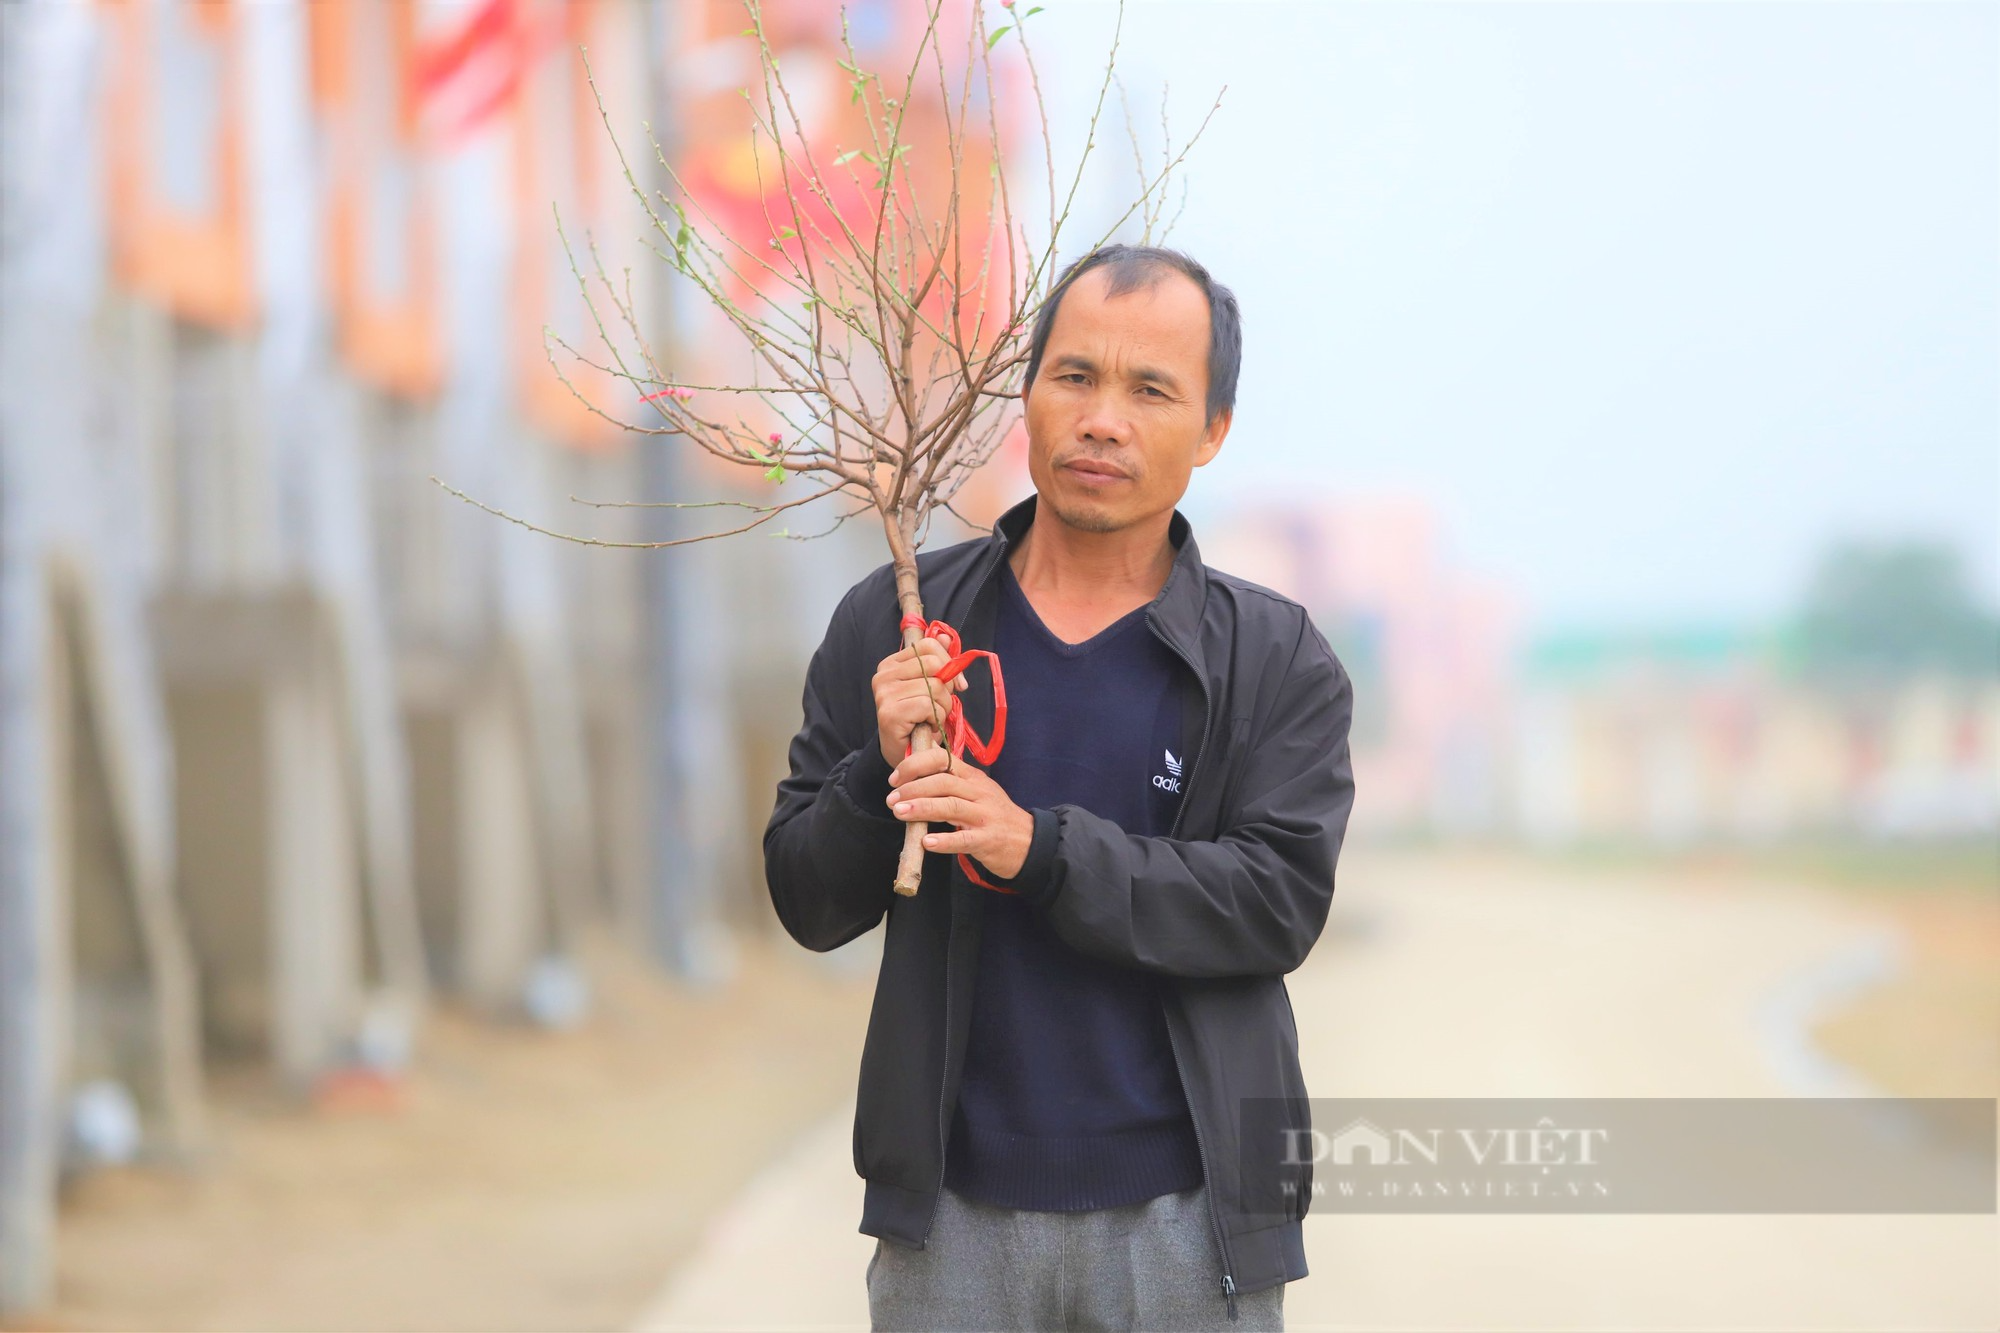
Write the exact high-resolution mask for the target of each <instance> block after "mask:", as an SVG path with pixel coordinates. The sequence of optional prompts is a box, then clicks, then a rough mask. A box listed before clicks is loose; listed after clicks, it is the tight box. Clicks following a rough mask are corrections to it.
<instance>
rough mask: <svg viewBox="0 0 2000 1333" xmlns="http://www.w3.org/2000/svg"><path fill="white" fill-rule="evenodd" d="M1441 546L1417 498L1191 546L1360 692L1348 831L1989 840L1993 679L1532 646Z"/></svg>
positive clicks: (1210, 528)
mask: <svg viewBox="0 0 2000 1333" xmlns="http://www.w3.org/2000/svg"><path fill="white" fill-rule="evenodd" d="M1443 538H1444V534H1443V533H1442V532H1441V531H1440V527H1439V523H1438V520H1437V517H1436V515H1435V513H1434V512H1433V511H1432V510H1431V509H1430V507H1429V506H1428V505H1426V504H1425V503H1424V502H1423V501H1421V500H1418V499H1413V498H1343V499H1339V500H1332V501H1324V502H1308V501H1296V502H1288V503H1283V504H1276V503H1265V504H1255V505H1244V506H1241V507H1239V508H1236V509H1234V510H1232V511H1230V512H1229V513H1227V514H1226V515H1225V516H1224V518H1223V519H1222V521H1220V522H1216V523H1211V524H1209V525H1207V526H1206V528H1205V529H1204V531H1203V533H1202V536H1201V540H1202V551H1203V554H1204V556H1205V557H1206V558H1208V559H1209V560H1210V561H1211V562H1213V563H1214V564H1216V565H1217V566H1218V567H1219V568H1222V569H1225V570H1228V571H1229V572H1231V573H1233V574H1239V575H1241V576H1243V577H1245V578H1248V579H1251V580H1252V581H1253V582H1257V583H1262V584H1264V585H1266V586H1268V587H1270V588H1273V589H1275V590H1277V591H1279V592H1282V593H1285V594H1286V595H1287V596H1290V597H1293V598H1295V599H1297V600H1298V601H1300V602H1301V603H1302V604H1304V605H1305V606H1306V607H1307V608H1308V609H1309V610H1310V611H1311V612H1312V614H1313V616H1314V619H1315V621H1316V623H1317V624H1318V625H1319V626H1320V627H1321V629H1322V631H1323V632H1324V633H1325V634H1326V635H1327V637H1328V639H1329V641H1330V642H1332V644H1333V646H1334V649H1335V651H1336V652H1338V653H1339V654H1340V657H1341V660H1342V662H1343V663H1344V664H1345V665H1346V666H1347V667H1348V669H1349V672H1350V674H1351V675H1352V676H1353V678H1354V682H1355V718H1354V732H1353V747H1354V767H1355V775H1356V778H1355V780H1356V784H1357V788H1358V790H1359V793H1360V796H1359V799H1358V800H1357V802H1356V809H1355V816H1354V818H1355V827H1356V828H1357V829H1359V830H1368V831H1376V832H1388V833H1397V834H1406V835H1407V834H1419V835H1424V836H1440V835H1441V836H1463V835H1503V836H1509V837H1513V836H1518V837H1522V838H1524V839H1526V840H1528V841H1530V842H1532V843H1535V844H1539V845H1547V846H1563V845H1573V844H1580V843H1586V842H1599V843H1606V842H1624V843H1640V844H1651V845H1656V846H1672V845H1678V844H1685V843H1690V842H1697V841H1704V840H1748V841H1769V840H1773V839H1781V838H1824V837H1861V838H1875V839H1885V838H1965V837H1979V836H1988V837H1990V836H1991V835H1992V834H1993V833H1994V832H1995V831H1996V830H2000V677H1996V675H1995V674H1994V672H1993V671H1992V669H1991V667H1990V664H1989V668H1988V669H1987V670H1985V671H1983V672H1982V671H1979V670H1976V669H1975V670H1965V669H1959V670H1942V669H1926V670H1916V669H1911V670H1899V671H1896V672H1893V673H1887V674H1878V675H1876V676H1874V677H1870V678H1866V679H1854V680H1848V681H1845V682H1842V681H1840V680H1837V679H1833V678H1829V677H1827V676H1826V675H1824V673H1818V672H1815V671H1813V670H1811V669H1809V667H1810V663H1807V662H1803V661H1802V660H1801V651H1800V648H1799V646H1798V644H1797V643H1795V642H1794V641H1793V640H1794V639H1795V638H1796V637H1797V636H1796V634H1795V633H1793V632H1792V631H1790V630H1788V629H1787V628H1785V627H1784V626H1782V625H1781V626H1777V627H1773V628H1771V629H1769V630H1765V631H1757V632H1753V631H1749V630H1743V629H1733V628H1722V629H1705V630H1689V631H1681V632H1657V633H1613V632H1562V633H1543V634H1540V635H1536V636H1529V635H1528V634H1526V633H1525V632H1524V631H1523V628H1522V616H1521V608H1520V606H1519V603H1518V602H1517V601H1516V599H1514V598H1512V597H1511V596H1510V595H1509V594H1508V593H1507V592H1506V591H1505V590H1504V589H1501V588H1498V587H1496V586H1494V585H1493V584H1492V583H1491V582H1490V581H1486V580H1481V579H1477V578H1474V577H1471V576H1469V575H1468V574H1466V573H1464V572H1461V571H1459V570H1456V569H1455V568H1454V567H1453V566H1452V564H1451V562H1450V560H1449V558H1448V557H1447V556H1446V554H1445V543H1444V540H1443ZM1894 600H1895V599H1894V598H1892V599H1891V601H1892V602H1893V601H1894ZM1906 600H1907V598H1906ZM1931 600H1936V599H1935V598H1933V599H1931ZM1984 651H1986V652H1987V653H1988V656H1989V657H1990V651H1991V650H1990V646H1989V647H1988V648H1987V649H1985V650H1984Z"/></svg>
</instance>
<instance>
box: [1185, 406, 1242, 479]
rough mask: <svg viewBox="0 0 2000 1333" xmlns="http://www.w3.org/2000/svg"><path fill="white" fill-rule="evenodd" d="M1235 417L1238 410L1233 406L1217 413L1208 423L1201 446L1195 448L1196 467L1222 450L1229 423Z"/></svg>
mask: <svg viewBox="0 0 2000 1333" xmlns="http://www.w3.org/2000/svg"><path fill="white" fill-rule="evenodd" d="M1235 417H1236V412H1235V410H1234V409H1233V408H1225V409H1224V410H1222V411H1221V412H1218V413H1216V414H1215V419H1214V420H1213V421H1211V422H1209V423H1208V429H1207V431H1206V432H1205V433H1204V434H1203V435H1202V439H1201V447H1200V448H1199V449H1197V450H1195V455H1194V465H1195V466H1196V467H1201V466H1202V465H1203V464H1205V463H1207V462H1208V460H1209V459H1211V458H1214V457H1215V456H1216V455H1217V454H1219V453H1221V452H1222V441H1223V440H1224V439H1226V438H1227V437H1228V435H1229V424H1230V422H1232V421H1233V420H1235Z"/></svg>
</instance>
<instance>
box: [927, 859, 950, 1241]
mask: <svg viewBox="0 0 2000 1333" xmlns="http://www.w3.org/2000/svg"><path fill="white" fill-rule="evenodd" d="M945 891H946V892H947V893H949V892H950V891H951V877H950V876H949V875H947V876H945ZM957 927H958V913H957V911H956V910H953V911H951V914H950V916H949V917H948V918H947V919H946V922H945V928H944V1072H943V1075H942V1076H941V1077H940V1078H939V1079H938V1113H937V1122H938V1183H937V1189H936V1191H935V1192H933V1193H932V1195H931V1215H930V1220H929V1221H927V1222H925V1223H924V1244H925V1246H926V1247H928V1246H929V1245H930V1243H931V1228H932V1227H934V1226H936V1225H937V1215H938V1205H939V1204H941V1203H943V1202H944V1168H945V1159H944V1155H945V1152H946V1151H947V1150H948V1148H949V1144H948V1142H947V1138H948V1135H949V1133H950V1131H949V1130H948V1129H947V1128H946V1127H945V1122H944V1099H945V1092H946V1090H947V1089H949V1088H950V1087H951V937H952V934H953V932H954V931H955V930H956V929H957Z"/></svg>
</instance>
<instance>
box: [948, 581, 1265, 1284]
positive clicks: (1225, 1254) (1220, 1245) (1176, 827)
mask: <svg viewBox="0 0 2000 1333" xmlns="http://www.w3.org/2000/svg"><path fill="white" fill-rule="evenodd" d="M1147 626H1148V627H1149V628H1151V626H1152V619H1151V617H1148V618H1147ZM1154 634H1155V637H1157V638H1158V639H1159V640H1160V642H1162V643H1164V644H1166V645H1167V647H1169V648H1171V649H1173V650H1174V655H1175V656H1176V657H1179V658H1180V659H1181V662H1182V663H1183V664H1184V665H1185V666H1186V667H1187V669H1188V670H1189V671H1190V672H1192V673H1193V675H1194V678H1195V683H1196V684H1198V685H1200V686H1201V721H1202V730H1203V731H1207V730H1208V729H1209V727H1208V723H1209V720H1210V719H1211V717H1212V716H1213V714H1214V712H1215V701H1214V700H1213V699H1212V698H1211V697H1210V696H1209V693H1208V680H1207V678H1206V677H1205V676H1203V675H1202V673H1201V672H1200V671H1198V670H1196V669H1195V664H1194V662H1193V661H1192V660H1191V659H1190V658H1189V657H1188V655H1187V654H1186V653H1184V652H1182V651H1181V648H1180V645H1179V644H1177V643H1174V642H1172V641H1171V640H1169V639H1168V638H1167V636H1166V635H1164V634H1160V633H1159V632H1158V631H1157V630H1155V631H1154ZM1207 757H1208V744H1207V741H1206V739H1205V738H1204V740H1203V743H1202V746H1201V748H1200V749H1199V750H1197V751H1195V756H1194V766H1193V767H1192V768H1190V769H1188V777H1187V784H1186V785H1185V786H1183V787H1182V788H1181V803H1180V805H1179V806H1177V807H1176V808H1175V809H1174V823H1173V831H1172V834H1173V836H1174V837H1179V836H1180V831H1181V819H1182V817H1183V816H1185V815H1186V814H1187V808H1188V799H1189V797H1191V796H1192V795H1193V794H1194V780H1195V778H1196V777H1197V776H1198V775H1199V774H1200V773H1201V761H1202V760H1204V759H1206V758H1207ZM946 965H947V966H949V965H950V964H949V960H947V963H946ZM1165 1003H1166V999H1165V997H1164V996H1162V997H1161V1004H1162V1005H1164V1004H1165ZM1165 1017H1166V1020H1167V1044H1168V1045H1169V1046H1171V1047H1172V1048H1173V1052H1174V1073H1175V1074H1177V1075H1179V1077H1180V1081H1181V1096H1182V1097H1183V1098H1185V1099H1186V1100H1187V1104H1188V1120H1189V1121H1190V1122H1191V1123H1192V1124H1193V1125H1194V1148H1195V1152H1196V1154H1197V1155H1198V1156H1199V1157H1200V1158H1201V1179H1202V1183H1203V1185H1204V1186H1205V1187H1206V1188H1204V1189H1203V1191H1202V1192H1203V1193H1204V1194H1206V1195H1207V1196H1208V1220H1209V1224H1210V1225H1211V1226H1213V1227H1214V1228H1215V1246H1216V1249H1217V1251H1218V1252H1220V1254H1221V1255H1222V1299H1223V1301H1224V1302H1225V1303H1226V1304H1227V1306H1228V1309H1229V1321H1230V1322H1231V1323H1235V1322H1236V1278H1235V1277H1234V1276H1233V1275H1232V1274H1231V1273H1230V1271H1229V1269H1230V1262H1229V1236H1228V1233H1227V1232H1225V1231H1224V1230H1223V1229H1222V1209H1221V1206H1220V1205H1219V1204H1217V1203H1216V1201H1215V1178H1214V1177H1213V1176H1212V1175H1210V1174H1209V1170H1208V1141H1207V1139H1205V1138H1204V1137H1203V1136H1202V1132H1201V1117H1200V1116H1199V1115H1197V1114H1195V1109H1194V1097H1193V1096H1192V1095H1191V1094H1190V1093H1189V1092H1188V1082H1187V1066H1186V1065H1185V1064H1183V1063H1182V1061H1181V1046H1180V1041H1179V1040H1178V1039H1177V1038H1176V1037H1175V1036H1174V1023H1173V1017H1172V1015H1166V1016H1165Z"/></svg>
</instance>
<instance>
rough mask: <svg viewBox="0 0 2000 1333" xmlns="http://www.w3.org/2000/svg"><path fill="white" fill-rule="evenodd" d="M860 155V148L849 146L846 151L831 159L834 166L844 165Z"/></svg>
mask: <svg viewBox="0 0 2000 1333" xmlns="http://www.w3.org/2000/svg"><path fill="white" fill-rule="evenodd" d="M860 156H861V150H860V149H859V148H850V149H848V150H847V151H846V152H844V153H842V154H841V155H840V156H839V157H836V158H835V159H833V165H835V166H836V167H844V166H846V165H847V164H848V163H849V162H852V161H853V160H854V159H855V158H857V157H860Z"/></svg>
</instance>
